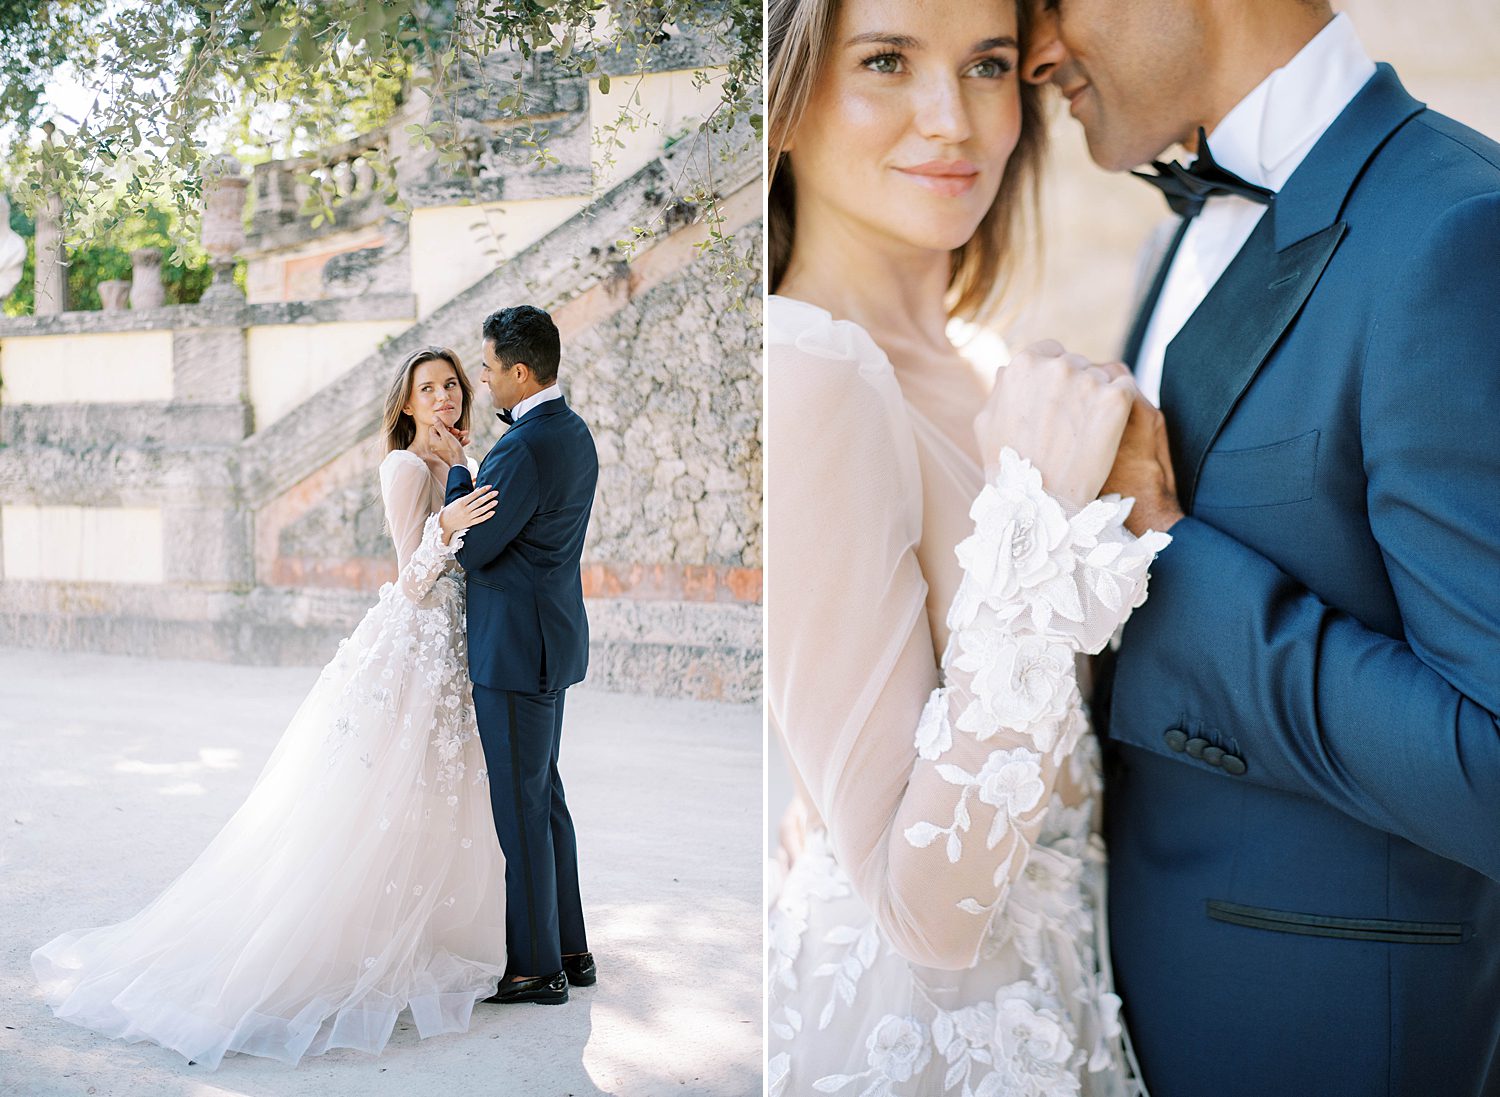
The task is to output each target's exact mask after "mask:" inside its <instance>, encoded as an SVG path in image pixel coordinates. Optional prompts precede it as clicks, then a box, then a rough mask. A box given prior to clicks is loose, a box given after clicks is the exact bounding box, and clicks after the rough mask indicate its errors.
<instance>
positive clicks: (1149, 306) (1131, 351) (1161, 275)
mask: <svg viewBox="0 0 1500 1097" xmlns="http://www.w3.org/2000/svg"><path fill="white" fill-rule="evenodd" d="M1190 224H1192V222H1191V221H1190V220H1189V219H1188V218H1186V217H1184V218H1183V219H1182V220H1181V221H1180V222H1178V225H1177V229H1176V231H1175V232H1173V233H1172V242H1171V243H1170V244H1168V245H1167V250H1166V252H1165V253H1164V254H1163V255H1162V257H1161V262H1159V263H1158V264H1157V265H1156V274H1155V275H1153V276H1152V278H1151V287H1150V288H1149V289H1148V290H1146V296H1145V297H1144V298H1142V299H1141V307H1140V308H1138V309H1136V312H1135V323H1134V324H1132V325H1131V326H1130V335H1129V336H1128V337H1126V339H1125V349H1124V350H1123V351H1122V352H1121V353H1120V361H1122V362H1124V363H1125V364H1126V365H1127V366H1129V367H1130V368H1131V370H1132V371H1134V370H1135V368H1136V359H1137V358H1139V357H1140V354H1141V344H1142V343H1144V342H1145V341H1146V329H1147V328H1148V327H1150V326H1151V316H1152V314H1153V313H1155V312H1156V303H1157V302H1158V301H1160V300H1161V291H1162V288H1163V287H1164V286H1165V285H1166V284H1167V273H1168V272H1169V271H1170V270H1171V269H1172V260H1173V259H1175V258H1177V249H1178V248H1180V247H1181V246H1182V238H1183V237H1184V236H1186V235H1187V230H1188V225H1190Z"/></svg>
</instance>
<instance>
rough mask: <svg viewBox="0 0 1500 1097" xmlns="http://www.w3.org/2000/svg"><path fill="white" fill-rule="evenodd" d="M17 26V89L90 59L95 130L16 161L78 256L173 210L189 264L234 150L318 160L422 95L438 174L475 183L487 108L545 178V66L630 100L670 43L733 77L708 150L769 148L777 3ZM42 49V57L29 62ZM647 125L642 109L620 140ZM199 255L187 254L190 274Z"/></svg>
mask: <svg viewBox="0 0 1500 1097" xmlns="http://www.w3.org/2000/svg"><path fill="white" fill-rule="evenodd" d="M606 24H607V25H606ZM7 27H9V28H13V29H15V30H17V31H18V33H21V36H20V37H17V38H16V39H15V40H12V39H11V38H9V37H5V40H4V42H3V43H0V81H3V82H4V83H6V84H7V85H10V86H11V88H12V89H13V88H14V87H15V86H16V85H17V81H18V80H20V78H21V77H22V76H23V75H24V76H25V77H26V81H25V84H26V86H27V87H30V88H36V87H38V86H40V83H41V78H42V77H43V76H44V70H45V71H51V70H52V69H55V68H56V65H57V62H58V59H59V57H60V56H72V57H74V58H76V57H79V56H88V57H90V58H91V63H90V64H89V65H88V69H87V71H88V72H89V74H91V77H92V78H93V79H94V80H96V81H97V89H98V96H97V97H96V100H95V104H94V107H93V109H92V110H91V111H89V113H88V114H87V116H86V117H84V118H82V119H78V120H77V125H76V126H75V127H72V128H71V130H70V131H69V132H66V133H65V132H64V130H65V129H68V127H59V128H58V130H57V132H56V133H55V134H53V135H52V137H51V138H50V139H45V140H14V141H13V142H12V145H11V147H10V149H9V150H8V153H9V156H8V159H9V163H10V167H9V176H10V178H11V180H12V186H11V188H10V189H11V192H12V194H13V195H14V196H15V201H16V202H17V203H18V204H20V205H24V206H26V207H27V208H28V209H30V210H32V211H33V212H34V211H35V209H36V208H37V203H38V202H39V201H40V200H42V199H43V198H44V197H45V196H46V195H47V194H49V193H56V194H58V195H60V196H61V198H62V200H63V203H64V213H65V220H66V223H67V226H68V233H69V241H70V243H71V244H72V245H73V246H74V247H79V246H83V245H87V244H92V243H96V242H102V241H105V240H107V239H108V238H110V235H111V234H112V233H115V232H117V231H126V232H127V233H128V231H130V230H129V229H128V228H127V226H128V224H129V223H130V218H132V217H140V216H144V215H145V213H146V211H148V210H151V209H153V208H157V209H160V210H162V211H165V212H166V213H167V214H169V219H170V225H171V232H170V234H169V235H170V239H171V243H172V244H173V245H175V246H176V247H177V248H179V249H181V248H182V247H184V246H185V245H188V244H189V243H190V242H191V241H192V240H194V239H195V238H196V234H197V226H198V220H199V217H200V215H201V209H200V207H201V202H202V197H201V196H202V193H203V184H204V181H205V178H206V177H208V176H211V173H212V172H213V171H214V170H216V167H215V165H216V158H217V156H218V155H219V154H220V153H222V152H226V151H230V152H234V153H236V154H237V155H239V157H240V158H241V159H242V160H245V161H256V160H264V159H271V158H286V157H290V156H300V155H311V154H316V153H317V152H318V151H319V150H320V149H326V148H328V147H330V146H332V145H335V144H337V143H339V142H342V141H347V140H350V139H351V138H353V137H355V136H357V135H359V134H360V133H363V132H368V131H369V130H371V129H372V128H374V127H377V126H380V125H384V124H386V123H388V122H391V121H392V120H394V119H396V118H397V117H398V116H399V114H400V112H401V111H402V109H403V107H405V106H407V105H408V104H409V103H411V102H412V101H413V100H414V99H417V97H422V99H423V101H428V100H430V102H431V105H432V110H431V111H430V112H428V113H426V114H425V115H424V116H423V119H422V120H421V121H419V122H415V123H412V125H411V126H409V127H408V128H409V130H411V131H412V136H413V138H414V139H415V140H416V142H417V143H418V144H420V145H422V146H423V147H426V148H429V149H431V150H432V151H433V152H434V153H435V154H436V156H437V158H438V162H439V163H440V164H442V165H445V166H447V167H449V168H450V169H452V170H454V171H462V170H463V167H464V165H465V163H466V162H467V160H468V157H467V154H466V152H465V142H466V140H469V139H470V134H469V132H468V131H466V127H465V125H464V116H465V114H466V113H470V114H471V113H472V111H473V106H474V104H475V103H476V102H479V103H483V104H485V107H486V109H485V113H484V117H485V118H486V119H487V120H491V121H489V122H488V124H489V125H491V126H492V127H494V126H497V125H499V126H501V127H502V128H503V123H504V122H505V121H506V120H510V121H512V122H513V123H517V125H516V126H515V135H514V136H515V139H516V140H517V141H519V142H520V143H521V144H522V145H523V146H525V147H526V148H527V149H528V150H529V151H530V152H531V154H532V155H534V157H535V158H536V160H537V161H538V162H540V163H542V164H546V163H548V162H549V161H548V157H549V156H552V154H551V153H549V151H548V148H547V134H546V132H545V130H544V128H542V127H534V128H528V127H527V125H526V124H525V122H524V121H523V120H525V119H527V118H528V117H529V115H528V113H527V111H528V105H527V99H528V92H529V90H530V88H531V86H532V85H533V84H535V83H537V82H538V75H537V74H538V73H539V72H540V71H541V69H542V68H543V67H545V68H546V70H547V72H548V73H549V74H557V75H562V76H575V77H588V78H591V79H596V80H597V81H598V84H599V87H600V90H601V91H602V92H604V93H605V94H608V93H609V90H610V85H611V79H610V74H611V73H613V74H614V75H615V81H614V82H616V83H618V82H620V80H621V74H622V73H629V72H632V71H634V72H643V71H645V70H646V69H647V67H648V66H649V64H650V61H651V58H652V56H653V52H654V51H656V50H659V49H665V48H671V47H669V46H667V45H666V44H665V42H666V41H667V40H668V33H666V32H664V31H663V28H664V27H671V28H673V30H675V32H676V35H677V36H681V35H687V36H689V37H692V38H694V40H696V41H700V42H705V43H706V44H707V49H708V53H709V55H710V56H711V57H712V58H713V65H714V68H715V69H716V70H717V71H715V72H714V73H713V74H712V75H710V74H709V73H707V72H704V73H700V74H699V79H700V80H702V81H709V80H712V81H713V82H714V83H715V84H716V86H717V87H718V89H719V91H720V99H719V102H718V105H717V108H716V109H715V110H714V112H713V115H712V117H711V118H710V120H709V121H708V122H707V123H705V125H704V126H703V127H701V129H700V131H699V134H698V135H697V136H698V137H700V138H701V139H702V140H704V141H706V142H712V141H715V140H717V141H718V142H719V143H720V144H721V145H723V144H726V143H733V142H736V141H737V142H738V143H739V148H740V150H743V148H744V147H745V145H746V143H747V142H748V141H749V140H750V139H749V138H747V137H745V136H744V135H745V134H747V133H748V132H752V131H753V133H754V142H755V143H756V144H757V145H758V143H759V136H760V118H759V113H758V112H759V106H758V103H759V87H760V59H761V3H760V0H710V2H697V3H689V2H687V0H550V2H543V0H508V2H504V3H481V2H480V0H112V2H108V3H107V2H106V0H57V2H54V3H40V2H38V3H32V4H25V3H18V2H16V0H0V30H4V29H5V28H7ZM22 32H24V33H22ZM28 42H30V43H40V46H38V48H37V49H35V50H32V51H31V52H28V47H27V45H26V43H28ZM79 50H82V51H84V52H81V53H80V52H76V51H79ZM0 112H3V113H0V126H7V125H8V126H11V127H13V128H14V127H24V126H26V125H27V124H28V123H30V122H32V121H34V119H35V117H36V97H35V94H34V92H33V93H23V92H20V91H13V90H7V92H6V93H5V94H4V95H0ZM496 119H498V120H500V121H499V123H496V122H495V121H492V120H496ZM737 123H744V124H738V125H737ZM633 124H635V123H634V120H633V119H632V117H631V103H630V101H628V99H627V101H626V102H624V103H623V105H622V106H621V109H620V114H619V117H618V118H617V119H616V120H615V122H614V123H612V125H616V126H619V127H629V126H632V125H633ZM17 132H21V130H20V129H17ZM717 151H718V153H719V154H720V155H728V154H729V153H732V152H734V151H736V150H735V149H734V148H730V149H724V148H720V149H718V150H717ZM362 158H364V159H366V160H368V161H369V162H370V167H371V168H372V169H373V173H374V176H375V179H376V181H377V185H378V186H380V187H381V188H382V189H383V190H384V191H385V192H386V197H387V200H388V201H390V202H392V204H396V205H400V200H399V197H398V195H397V194H396V193H395V185H396V167H395V165H394V164H393V163H391V162H389V160H388V159H387V158H386V156H385V154H384V153H382V152H381V151H379V150H378V149H377V150H370V151H368V152H365V153H363V154H362ZM555 159H556V158H555V156H553V157H552V160H553V161H554V162H555ZM324 174H325V175H330V177H328V178H323V177H319V176H312V175H310V176H307V177H305V178H304V182H306V183H309V184H311V187H310V191H311V193H310V194H309V196H308V199H307V202H306V204H305V206H304V208H303V211H302V212H303V213H304V214H307V215H309V216H312V217H315V218H317V219H318V220H319V221H321V220H324V219H331V218H332V216H333V214H334V210H335V208H336V206H337V205H338V203H339V201H340V197H339V193H338V191H337V188H336V185H335V183H334V181H333V179H332V178H331V173H324ZM117 191H118V192H119V200H118V201H115V200H112V199H113V196H114V195H115V193H116V192H117ZM680 197H681V198H682V199H683V200H684V201H685V202H687V203H689V204H691V205H692V206H693V207H695V208H696V209H698V210H699V211H700V213H702V214H703V215H704V216H705V217H706V219H707V220H708V221H709V223H710V238H709V240H708V241H707V247H708V248H709V249H710V250H713V249H716V248H717V249H720V250H721V251H722V252H723V256H724V263H723V264H722V265H723V267H724V269H725V270H726V271H729V272H731V274H733V272H734V271H735V270H737V267H736V264H742V263H743V262H745V259H744V258H743V256H738V255H737V253H736V252H735V250H734V247H733V241H732V240H730V239H729V238H728V236H727V235H726V234H725V233H724V232H723V223H722V219H721V218H719V216H718V213H719V210H718V199H719V196H718V195H717V194H715V193H714V191H713V187H712V184H711V182H710V183H709V184H708V185H706V186H701V185H700V186H699V187H697V188H696V189H695V190H694V191H692V192H691V193H684V194H682V195H680ZM641 231H642V234H649V233H650V232H651V231H653V227H652V226H642V227H641ZM185 258H186V256H185V253H181V252H179V253H178V254H176V255H174V259H175V260H176V261H177V262H178V263H179V265H180V264H181V263H182V262H183V260H184V259H185ZM734 276H737V277H742V276H743V272H742V271H741V272H740V273H739V274H738V275H734Z"/></svg>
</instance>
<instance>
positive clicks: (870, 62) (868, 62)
mask: <svg viewBox="0 0 1500 1097" xmlns="http://www.w3.org/2000/svg"><path fill="white" fill-rule="evenodd" d="M901 60H902V59H901V55H900V54H899V53H889V52H887V53H877V54H876V55H875V56H874V57H866V58H865V59H864V60H863V61H861V62H860V64H861V65H863V66H864V67H865V68H867V69H869V70H870V71H871V72H878V73H881V74H882V75H885V76H894V75H896V74H897V73H899V72H900V71H901Z"/></svg>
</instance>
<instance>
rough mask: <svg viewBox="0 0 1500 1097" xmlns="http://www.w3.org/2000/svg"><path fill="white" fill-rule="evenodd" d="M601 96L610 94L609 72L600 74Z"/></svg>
mask: <svg viewBox="0 0 1500 1097" xmlns="http://www.w3.org/2000/svg"><path fill="white" fill-rule="evenodd" d="M599 94H600V95H608V94H609V73H607V72H604V73H600V74H599Z"/></svg>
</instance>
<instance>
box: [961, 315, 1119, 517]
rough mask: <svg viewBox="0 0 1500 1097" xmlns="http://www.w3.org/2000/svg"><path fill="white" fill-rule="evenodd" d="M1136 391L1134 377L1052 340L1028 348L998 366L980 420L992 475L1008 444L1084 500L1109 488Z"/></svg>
mask: <svg viewBox="0 0 1500 1097" xmlns="http://www.w3.org/2000/svg"><path fill="white" fill-rule="evenodd" d="M1134 394H1135V384H1134V382H1133V381H1132V380H1131V378H1130V377H1129V376H1128V375H1125V376H1114V377H1111V376H1110V374H1109V372H1107V371H1106V370H1105V369H1104V368H1103V367H1100V366H1096V365H1094V364H1093V363H1092V362H1090V361H1089V360H1088V359H1087V358H1084V357H1083V356H1082V355H1078V354H1068V353H1067V352H1066V351H1064V350H1063V348H1062V346H1060V345H1059V344H1057V343H1054V342H1052V341H1050V340H1049V341H1047V342H1043V343H1038V344H1036V345H1035V346H1032V347H1028V348H1026V349H1025V350H1023V351H1021V352H1020V353H1019V354H1017V355H1016V356H1015V357H1014V358H1012V359H1011V360H1010V363H1009V364H1008V365H1005V366H1001V367H1000V369H998V370H997V371H996V372H995V388H994V391H993V392H991V393H990V398H989V400H988V401H987V402H986V404H985V406H984V408H983V410H981V411H980V413H979V414H978V415H977V416H975V418H974V434H975V436H976V437H977V438H978V440H979V449H980V452H981V453H983V454H984V461H985V470H986V473H988V472H989V471H990V470H992V469H993V468H994V466H995V465H996V464H997V463H998V462H999V460H1000V450H1001V449H1002V448H1004V447H1005V446H1009V447H1010V448H1011V449H1013V450H1015V451H1016V452H1017V453H1019V454H1020V455H1021V456H1022V457H1025V458H1027V459H1028V460H1029V461H1030V462H1031V463H1032V465H1033V466H1034V467H1035V468H1036V469H1037V471H1038V472H1040V473H1041V474H1042V484H1043V485H1044V486H1045V487H1046V488H1047V490H1048V491H1049V492H1051V493H1052V494H1053V495H1055V496H1057V497H1058V498H1059V499H1062V500H1063V501H1065V502H1067V503H1070V504H1072V505H1073V506H1083V505H1084V504H1085V503H1088V502H1089V501H1091V500H1093V499H1095V498H1097V497H1098V495H1099V489H1100V488H1102V487H1103V486H1104V481H1105V478H1106V477H1108V475H1109V470H1110V467H1111V465H1113V463H1114V459H1115V451H1116V450H1118V449H1119V446H1120V437H1121V435H1122V434H1123V433H1124V431H1125V423H1126V421H1127V420H1128V419H1129V417H1130V407H1131V403H1132V401H1133V399H1134Z"/></svg>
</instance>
